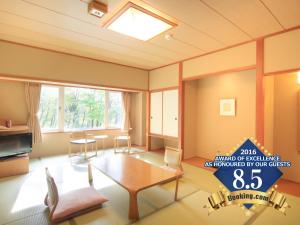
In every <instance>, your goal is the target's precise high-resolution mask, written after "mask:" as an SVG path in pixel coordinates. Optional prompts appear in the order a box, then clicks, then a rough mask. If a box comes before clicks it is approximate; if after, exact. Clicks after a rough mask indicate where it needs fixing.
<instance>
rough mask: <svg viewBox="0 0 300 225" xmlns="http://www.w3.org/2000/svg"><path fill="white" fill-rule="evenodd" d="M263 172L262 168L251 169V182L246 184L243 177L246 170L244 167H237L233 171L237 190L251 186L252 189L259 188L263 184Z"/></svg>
mask: <svg viewBox="0 0 300 225" xmlns="http://www.w3.org/2000/svg"><path fill="white" fill-rule="evenodd" d="M260 173H261V169H252V170H251V183H250V185H249V184H245V180H244V178H243V176H244V170H242V169H236V170H234V172H233V176H234V180H233V183H232V185H233V187H234V188H235V189H237V190H240V189H244V188H245V189H249V188H250V187H251V188H252V189H259V188H260V187H261V185H262V179H261V177H260V176H259V174H260Z"/></svg>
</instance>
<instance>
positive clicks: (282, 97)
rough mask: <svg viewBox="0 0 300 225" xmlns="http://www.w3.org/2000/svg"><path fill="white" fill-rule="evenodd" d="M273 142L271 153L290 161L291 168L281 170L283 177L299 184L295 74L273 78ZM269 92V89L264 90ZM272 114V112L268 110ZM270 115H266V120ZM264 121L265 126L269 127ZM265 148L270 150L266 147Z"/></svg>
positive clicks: (299, 157) (299, 162) (298, 85)
mask: <svg viewBox="0 0 300 225" xmlns="http://www.w3.org/2000/svg"><path fill="white" fill-rule="evenodd" d="M271 88H274V109H273V112H274V115H273V117H274V125H273V126H274V130H273V132H274V140H273V148H274V150H273V152H274V153H275V154H278V155H280V156H281V158H282V160H288V161H291V163H292V167H291V168H282V169H281V170H282V171H283V173H284V175H283V177H284V178H286V179H289V180H292V181H296V182H300V172H299V171H300V154H299V152H298V150H299V149H298V147H297V146H298V141H299V140H298V136H299V134H298V124H299V122H298V117H299V105H298V96H297V94H298V92H299V90H300V84H298V83H297V77H296V74H295V73H291V74H282V75H276V76H274V87H271ZM265 91H266V92H271V91H272V90H270V88H266V89H265ZM269 112H272V110H269ZM269 116H271V117H272V115H270V114H266V116H265V117H266V118H267V117H269ZM269 122H270V121H269V120H265V126H266V127H268V126H270V125H269V124H268V123H269ZM266 148H270V147H269V146H267V145H266Z"/></svg>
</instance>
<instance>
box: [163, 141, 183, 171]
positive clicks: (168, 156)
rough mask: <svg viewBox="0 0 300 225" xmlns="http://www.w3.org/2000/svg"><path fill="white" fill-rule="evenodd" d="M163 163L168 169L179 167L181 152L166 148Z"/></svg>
mask: <svg viewBox="0 0 300 225" xmlns="http://www.w3.org/2000/svg"><path fill="white" fill-rule="evenodd" d="M164 162H165V163H166V165H167V166H170V167H176V168H178V167H181V150H180V149H176V148H171V147H167V146H166V149H165V156H164Z"/></svg>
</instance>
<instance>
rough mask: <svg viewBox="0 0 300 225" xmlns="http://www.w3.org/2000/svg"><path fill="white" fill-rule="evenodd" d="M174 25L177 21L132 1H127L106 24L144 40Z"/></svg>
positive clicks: (108, 26)
mask: <svg viewBox="0 0 300 225" xmlns="http://www.w3.org/2000/svg"><path fill="white" fill-rule="evenodd" d="M174 26H176V24H175V23H173V22H171V21H169V20H167V19H165V18H163V17H161V16H159V15H157V14H154V13H153V12H151V11H148V10H146V9H144V8H142V7H140V6H138V5H135V4H133V3H132V2H129V3H127V5H125V7H124V8H123V9H122V10H121V11H119V13H117V15H116V16H115V17H113V18H112V20H111V21H109V22H108V23H107V24H106V27H107V29H109V30H112V31H115V32H118V33H121V34H124V35H127V36H130V37H133V38H137V39H139V40H142V41H147V40H149V39H151V38H153V37H155V36H156V35H158V34H161V33H163V32H164V31H166V30H169V29H170V28H172V27H174Z"/></svg>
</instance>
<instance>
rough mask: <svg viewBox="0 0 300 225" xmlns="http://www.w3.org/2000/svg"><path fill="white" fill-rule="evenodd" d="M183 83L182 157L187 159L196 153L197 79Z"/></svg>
mask: <svg viewBox="0 0 300 225" xmlns="http://www.w3.org/2000/svg"><path fill="white" fill-rule="evenodd" d="M184 85H185V87H184V90H185V93H184V158H185V159H188V158H191V157H194V156H196V155H197V141H196V140H197V137H198V136H197V124H198V123H197V121H198V114H197V113H198V107H197V104H198V95H197V92H198V80H195V81H187V82H185V84H184Z"/></svg>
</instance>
